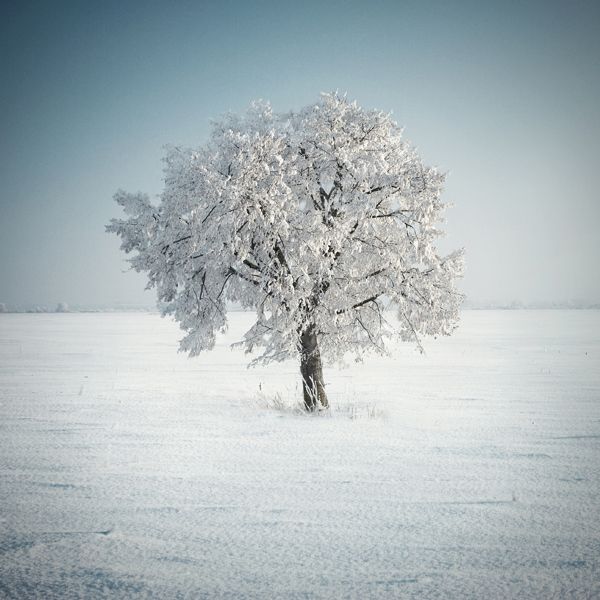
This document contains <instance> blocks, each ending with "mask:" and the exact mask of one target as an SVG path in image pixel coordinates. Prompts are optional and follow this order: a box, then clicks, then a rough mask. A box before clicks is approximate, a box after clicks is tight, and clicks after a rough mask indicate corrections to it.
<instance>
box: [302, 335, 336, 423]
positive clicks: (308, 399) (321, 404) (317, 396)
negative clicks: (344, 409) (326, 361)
mask: <svg viewBox="0 0 600 600" xmlns="http://www.w3.org/2000/svg"><path fill="white" fill-rule="evenodd" d="M300 345H301V347H300V374H301V375H302V390H303V392H304V406H305V407H306V410H307V411H309V412H313V411H315V410H318V409H319V408H327V407H328V406H329V402H328V401H327V394H326V393H325V382H324V381H323V365H322V363H321V354H320V352H319V345H318V343H317V334H316V332H315V328H314V326H310V327H308V329H306V331H304V333H303V334H302V335H301V337H300Z"/></svg>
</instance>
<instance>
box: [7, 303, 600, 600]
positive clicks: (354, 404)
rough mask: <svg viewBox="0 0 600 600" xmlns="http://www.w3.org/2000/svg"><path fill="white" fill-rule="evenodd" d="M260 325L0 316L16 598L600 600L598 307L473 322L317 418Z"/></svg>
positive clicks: (350, 386) (239, 318) (364, 374)
mask: <svg viewBox="0 0 600 600" xmlns="http://www.w3.org/2000/svg"><path fill="white" fill-rule="evenodd" d="M248 325H249V317H248V316H247V315H245V314H243V313H233V314H232V315H231V319H230V330H229V333H228V334H227V336H226V337H225V338H224V339H222V340H220V343H219V345H218V347H217V348H216V349H215V351H213V352H212V353H209V354H205V355H203V356H201V357H200V358H196V359H188V358H187V357H186V356H185V355H181V354H177V352H176V348H177V340H178V339H179V337H181V336H180V332H179V330H178V329H177V326H176V325H175V324H173V323H172V322H170V321H167V320H162V319H160V318H159V317H158V316H157V315H152V314H56V315H47V314H41V315H10V314H9V315H0V427H1V432H0V433H1V436H0V597H3V598H4V597H6V598H40V599H53V598H61V599H62V598H65V599H68V598H82V597H85V598H138V597H140V598H143V597H156V598H361V599H362V598H440V599H447V598H486V599H490V598H492V599H493V598H519V599H521V598H540V599H550V598H598V597H600V497H599V496H600V311H504V312H503V311H497V312H495V311H465V312H464V314H463V320H462V325H461V327H460V329H459V330H458V332H457V333H456V334H455V336H454V337H452V338H448V339H442V340H437V341H433V340H431V341H429V342H427V343H426V349H427V354H426V355H425V356H421V355H419V354H418V353H417V352H416V351H414V350H413V348H412V347H410V346H409V345H403V346H400V347H399V348H398V349H397V351H395V353H394V357H393V358H390V359H371V360H369V361H367V362H365V363H364V364H360V365H355V364H352V365H351V366H350V367H349V368H348V369H342V370H337V369H327V370H326V373H325V376H326V381H327V383H328V393H329V396H330V400H331V401H332V403H333V405H334V409H333V411H332V412H331V413H330V414H329V415H313V416H306V415H299V414H296V413H294V412H293V411H290V410H288V411H286V410H275V409H273V408H268V407H267V405H269V404H273V403H274V402H275V401H274V398H277V394H279V396H280V397H281V399H282V401H284V402H287V401H291V400H292V399H293V398H294V397H296V396H299V392H300V390H299V387H298V379H299V374H298V368H297V365H296V364H292V363H284V364H279V365H273V366H270V367H268V368H257V369H251V370H249V369H246V367H245V365H246V363H247V359H248V357H246V356H244V355H243V353H242V352H241V351H239V350H230V349H229V344H230V343H232V342H234V341H236V340H238V339H240V336H241V333H242V331H243V330H244V327H247V326H248Z"/></svg>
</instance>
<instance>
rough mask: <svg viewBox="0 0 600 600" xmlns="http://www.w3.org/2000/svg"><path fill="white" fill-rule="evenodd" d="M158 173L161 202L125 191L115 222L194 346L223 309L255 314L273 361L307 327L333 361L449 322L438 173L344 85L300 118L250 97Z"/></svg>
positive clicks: (459, 261) (252, 343)
mask: <svg viewBox="0 0 600 600" xmlns="http://www.w3.org/2000/svg"><path fill="white" fill-rule="evenodd" d="M164 179H165V188H164V191H163V193H162V196H161V198H160V203H159V204H158V206H153V205H152V204H151V203H150V202H149V199H148V197H147V196H146V195H144V194H128V193H126V192H123V191H119V192H117V194H116V195H115V200H116V201H117V202H118V203H119V204H120V205H121V206H122V207H123V208H124V210H125V213H126V215H127V218H125V219H113V220H112V221H111V223H110V225H108V227H107V230H108V231H111V232H114V233H116V234H118V235H119V236H120V237H121V240H122V244H121V247H122V249H123V250H124V251H125V252H128V253H129V252H132V251H136V253H135V255H134V256H133V258H131V259H130V260H131V264H132V266H133V268H134V269H135V270H137V271H144V272H146V273H147V274H148V287H153V288H156V290H157V294H158V300H159V304H160V306H161V307H162V309H163V312H164V313H165V314H171V315H173V316H174V318H175V319H176V320H177V321H179V323H180V325H181V328H182V329H183V330H185V331H186V333H187V335H186V336H185V337H184V338H183V340H182V341H181V349H182V350H185V351H187V352H189V353H190V354H191V355H196V354H198V353H199V352H201V351H202V350H206V349H210V348H212V347H213V345H214V343H215V336H216V334H217V333H218V332H219V331H222V330H224V329H225V327H226V325H227V319H226V309H227V303H228V302H238V303H240V304H241V305H242V306H243V307H244V308H252V309H254V310H255V311H256V322H255V323H254V325H253V326H252V328H251V329H250V330H249V331H248V332H247V333H246V334H245V338H244V342H243V343H244V345H245V347H246V349H247V350H248V351H251V350H253V349H254V348H255V347H258V348H262V354H261V355H260V357H259V358H258V359H257V360H261V361H264V362H268V361H272V360H283V359H286V358H290V357H297V356H298V354H299V352H300V353H302V351H303V349H305V346H306V339H308V338H307V336H308V337H311V336H312V337H313V338H315V336H316V338H315V339H316V342H315V344H314V346H315V348H314V349H312V350H311V352H312V353H313V354H314V352H320V354H321V355H323V356H324V357H326V358H328V359H330V360H337V359H341V357H342V356H343V355H344V354H345V353H347V352H353V353H355V354H356V355H357V356H359V357H360V356H361V355H362V353H363V352H365V351H367V350H373V351H375V352H378V353H385V352H386V341H387V340H388V339H389V338H391V337H393V336H400V338H401V339H403V340H413V341H415V342H416V343H417V344H419V345H420V341H419V340H420V337H421V336H423V335H437V334H449V333H450V332H451V331H452V330H453V329H454V328H455V327H456V324H457V321H458V309H459V305H460V302H461V299H462V298H461V295H460V294H459V293H458V292H457V291H456V289H455V281H456V279H457V278H458V277H459V276H460V275H461V274H462V265H463V257H462V251H457V252H453V253H452V254H450V255H448V256H440V255H439V254H438V252H437V251H436V247H435V242H436V238H437V237H438V236H439V235H440V233H441V232H440V230H439V229H438V227H437V225H438V223H439V222H440V220H441V216H442V212H443V210H444V204H443V203H442V202H441V200H440V193H441V191H442V184H443V181H444V176H443V175H442V174H441V173H439V172H438V171H436V170H435V169H434V168H431V167H427V166H425V165H423V163H422V162H421V160H420V158H419V157H418V156H417V154H416V153H415V151H414V149H413V148H412V147H411V146H410V145H409V144H408V143H407V142H406V141H405V140H404V139H403V137H402V132H401V129H400V128H399V127H398V125H397V124H396V123H395V122H394V121H393V120H392V119H391V117H390V115H388V114H385V113H382V112H379V111H375V110H364V109H362V108H361V107H359V106H358V105H357V104H356V103H355V102H349V101H347V100H346V98H345V97H341V96H338V95H337V94H333V95H328V94H324V95H322V97H321V99H320V100H319V102H317V103H316V104H313V105H310V106H307V107H306V108H303V109H302V110H300V111H299V112H297V113H286V114H277V113H273V111H272V110H271V107H270V106H269V105H268V104H265V103H255V104H253V105H252V106H251V108H250V109H249V110H248V112H247V113H246V114H245V115H242V116H236V115H228V116H226V117H224V118H223V119H222V120H220V121H218V122H216V123H214V124H213V129H212V135H211V137H210V141H209V142H208V143H207V144H206V145H205V146H203V147H201V148H197V149H184V148H177V147H172V148H170V149H169V150H168V152H167V156H166V158H165V169H164ZM384 307H393V308H394V310H395V311H396V312H397V316H398V319H397V320H394V322H393V323H390V321H389V319H388V316H387V311H384ZM317 344H318V346H317Z"/></svg>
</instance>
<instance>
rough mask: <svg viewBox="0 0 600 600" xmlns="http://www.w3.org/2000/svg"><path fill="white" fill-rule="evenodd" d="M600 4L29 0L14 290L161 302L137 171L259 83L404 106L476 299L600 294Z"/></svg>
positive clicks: (9, 120) (15, 199) (6, 135)
mask: <svg viewBox="0 0 600 600" xmlns="http://www.w3.org/2000/svg"><path fill="white" fill-rule="evenodd" d="M598 31H600V3H598V2H577V1H574V2H552V1H546V2H526V1H525V2H511V1H505V2H490V3H486V2H423V1H414V2H402V1H396V2H392V1H378V0H372V1H370V2H353V1H348V2H340V1H337V0H332V1H328V2H323V1H318V2H312V1H306V2H285V1H275V2H261V1H258V2H251V1H239V2H235V1H231V2H226V1H225V2H223V1H219V2H169V3H167V2H152V1H148V2H135V1H131V2H112V1H103V2H72V3H71V2H60V1H56V2H39V3H35V2H26V1H25V2H14V3H4V5H3V7H2V18H1V19H0V75H1V79H0V82H1V83H0V302H4V303H6V304H7V305H9V306H15V307H17V306H20V307H30V306H35V305H45V306H49V307H52V306H54V305H55V304H56V303H58V302H67V303H68V304H69V305H71V306H95V307H100V306H124V305H152V304H153V303H154V297H153V293H152V292H149V291H145V289H144V288H145V279H144V276H143V275H140V274H137V273H135V272H133V271H131V270H129V266H128V264H127V262H126V260H125V255H123V254H122V253H121V252H120V250H119V240H118V239H117V238H116V237H115V236H113V235H109V234H106V233H105V231H104V226H105V225H106V224H107V223H108V221H109V220H110V218H112V217H117V216H120V209H119V207H118V206H117V205H116V204H115V203H114V202H113V200H112V196H113V194H114V192H115V191H116V190H117V189H119V188H124V189H126V190H128V191H138V190H142V191H145V192H148V193H149V194H150V195H151V196H153V197H155V196H157V195H158V194H160V192H161V189H162V179H161V177H162V162H161V159H162V156H163V155H164V146H165V145H166V144H181V145H186V146H200V145H202V144H203V143H204V142H205V141H206V140H207V135H208V132H209V126H210V120H211V119H214V118H217V117H218V116H219V115H221V114H223V113H225V112H227V111H234V112H241V111H244V110H245V109H246V107H247V106H248V105H249V104H250V102H251V101H252V100H255V99H259V98H260V99H264V100H269V101H270V102H271V103H272V105H273V108H274V110H276V111H288V110H290V109H297V108H300V107H301V106H304V105H306V104H309V103H312V102H315V101H316V100H317V99H318V97H319V93H320V92H323V91H335V90H337V91H340V92H346V93H347V94H348V97H349V98H351V99H355V100H357V101H358V103H359V104H361V105H362V106H364V107H365V108H378V109H381V110H385V111H391V112H393V114H394V118H395V119H396V120H397V121H398V123H399V124H401V125H402V126H403V127H404V131H405V136H406V138H407V139H408V140H410V141H411V143H412V144H413V145H414V146H415V147H416V148H417V149H418V151H419V153H420V154H421V156H422V157H423V159H424V161H425V162H426V163H427V164H430V165H435V166H437V167H438V168H440V169H441V170H443V171H445V172H447V173H448V179H447V184H446V189H445V192H444V196H443V198H444V199H445V200H446V201H447V202H448V203H450V204H452V205H453V206H452V208H450V209H449V210H448V212H447V220H446V224H445V230H446V232H447V235H446V237H445V238H444V240H443V241H442V242H441V249H442V250H444V251H446V250H451V249H453V248H457V247H465V249H466V260H467V268H466V274H465V279H464V281H463V282H462V284H461V288H462V290H463V291H464V292H465V294H466V295H467V298H468V299H469V301H470V302H473V303H478V302H499V303H506V302H511V301H513V300H519V301H522V302H539V301H550V302H565V301H569V300H579V301H584V302H592V303H597V302H600V276H599V275H600V269H599V267H598V262H599V259H600V235H599V233H598V230H599V227H600V202H599V198H598V192H597V183H596V176H597V174H596V171H597V170H598V169H599V168H600V112H599V110H598V107H599V106H600V36H599V35H598Z"/></svg>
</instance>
